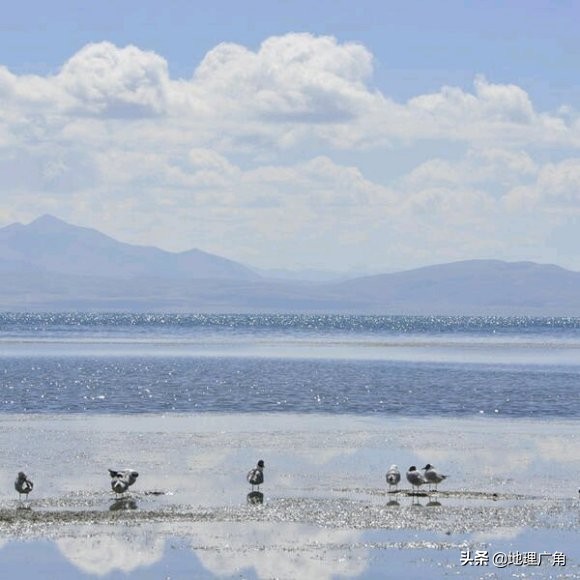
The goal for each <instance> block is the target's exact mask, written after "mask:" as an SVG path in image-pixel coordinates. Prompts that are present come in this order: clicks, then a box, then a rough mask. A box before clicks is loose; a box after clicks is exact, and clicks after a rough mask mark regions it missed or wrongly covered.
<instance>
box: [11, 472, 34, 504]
mask: <svg viewBox="0 0 580 580" xmlns="http://www.w3.org/2000/svg"><path fill="white" fill-rule="evenodd" d="M33 487H34V484H33V483H32V481H30V479H28V477H27V476H26V473H24V472H23V471H19V472H18V476H17V477H16V481H15V482H14V489H15V490H16V491H17V492H18V499H21V497H22V494H25V495H26V499H28V494H29V493H30V492H31V491H32V488H33Z"/></svg>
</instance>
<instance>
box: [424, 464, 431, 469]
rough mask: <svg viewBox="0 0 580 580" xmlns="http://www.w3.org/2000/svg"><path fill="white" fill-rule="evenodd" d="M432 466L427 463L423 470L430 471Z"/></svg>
mask: <svg viewBox="0 0 580 580" xmlns="http://www.w3.org/2000/svg"><path fill="white" fill-rule="evenodd" d="M432 467H433V466H432V465H431V464H430V463H427V465H425V467H423V469H431V468H432Z"/></svg>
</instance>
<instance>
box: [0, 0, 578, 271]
mask: <svg viewBox="0 0 580 580" xmlns="http://www.w3.org/2000/svg"><path fill="white" fill-rule="evenodd" d="M579 12H580V6H579V5H578V4H577V3H575V2H535V1H528V2H524V1H514V2H458V1H448V2H416V1H415V2H405V3H402V2H401V3H394V2H356V3H355V2H346V1H328V0H323V1H321V2H302V1H297V2H282V1H270V2H258V1H252V2H246V3H238V2H226V1H217V2H213V3H202V2H186V1H181V0H180V1H168V2H165V3H160V2H151V1H147V0H145V1H143V0H141V1H139V2H137V1H124V2H109V1H103V2H99V3H85V2H72V1H71V2H64V1H53V2H50V3H48V2H27V1H23V2H19V3H15V4H14V5H9V6H4V7H3V17H2V21H1V22H0V67H2V68H0V104H1V105H2V113H0V171H1V174H2V176H3V179H2V184H0V200H1V204H0V226H3V225H7V224H9V223H12V222H14V221H21V222H25V223H26V222H28V221H30V220H32V219H34V218H35V217H36V216H37V215H39V214H41V213H52V214H54V215H57V216H58V217H61V218H63V219H65V220H67V221H70V222H72V223H76V224H79V225H85V226H89V227H95V228H97V229H100V230H101V231H104V232H106V233H108V234H110V235H112V236H114V237H116V238H118V239H122V240H123V241H127V242H131V243H138V244H151V245H156V246H159V247H163V248H166V249H170V250H174V251H180V250H185V249H188V248H191V247H198V248H201V249H204V250H206V251H209V252H214V253H218V254H220V255H223V256H226V257H229V258H232V259H235V260H239V261H242V262H245V263H248V264H251V265H256V266H259V267H263V268H273V267H284V268H289V269H300V268H320V269H326V268H328V269H332V270H340V271H352V272H381V271H391V270H397V269H404V268H411V267H416V266H421V265H425V264H432V263H437V262H445V261H453V260H459V259H471V258H499V259H506V260H534V261H540V262H552V263H557V264H560V265H562V266H565V267H569V268H572V269H577V270H580V254H579V252H578V251H577V250H576V248H578V247H580V244H579V242H580V231H579V229H578V227H577V226H578V219H579V218H578V210H579V204H580V155H579V152H578V148H579V147H580V120H579V118H578V100H579V97H580V88H579V83H578V79H579V78H580V76H579V74H578V73H579V72H580V71H579V68H580V65H579V63H580V58H579V57H580V40H579V35H578V34H577V32H576V23H577V21H578V16H579Z"/></svg>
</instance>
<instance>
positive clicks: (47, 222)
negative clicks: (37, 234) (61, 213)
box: [28, 213, 71, 229]
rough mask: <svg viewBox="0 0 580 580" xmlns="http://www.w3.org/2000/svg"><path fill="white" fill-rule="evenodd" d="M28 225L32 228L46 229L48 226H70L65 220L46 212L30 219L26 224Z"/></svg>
mask: <svg viewBox="0 0 580 580" xmlns="http://www.w3.org/2000/svg"><path fill="white" fill-rule="evenodd" d="M28 227H32V228H34V229H39V228H42V229H48V228H51V229H52V228H59V229H60V228H62V227H71V226H70V224H67V223H66V222H65V221H63V220H61V219H59V218H57V217H54V216H53V215H50V214H48V213H45V214H44V215H41V216H40V217H37V218H36V219H35V220H33V221H31V222H30V223H29V224H28Z"/></svg>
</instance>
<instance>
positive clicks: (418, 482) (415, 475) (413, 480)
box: [407, 465, 427, 491]
mask: <svg viewBox="0 0 580 580" xmlns="http://www.w3.org/2000/svg"><path fill="white" fill-rule="evenodd" d="M407 481H408V482H409V483H410V484H411V485H412V486H413V491H415V488H419V487H421V486H422V485H423V484H424V483H427V480H426V479H425V477H423V474H422V473H421V472H420V471H417V468H416V467H415V466H414V465H411V467H409V469H408V471H407Z"/></svg>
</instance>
